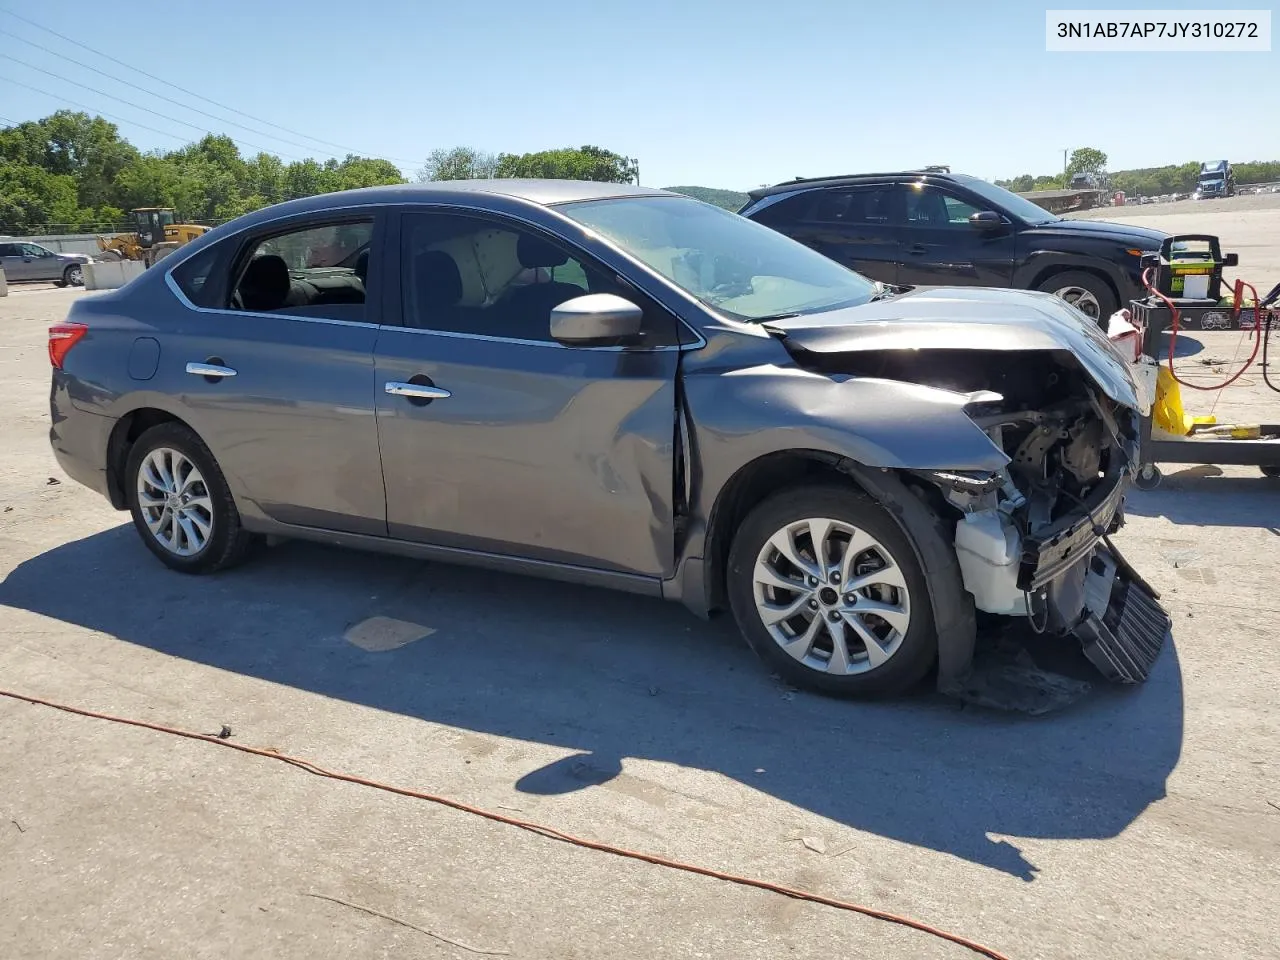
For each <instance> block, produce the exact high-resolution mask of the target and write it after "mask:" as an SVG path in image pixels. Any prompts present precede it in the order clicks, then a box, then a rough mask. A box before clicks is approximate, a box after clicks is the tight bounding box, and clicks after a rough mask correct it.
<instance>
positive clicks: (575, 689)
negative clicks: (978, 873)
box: [0, 525, 1183, 881]
mask: <svg viewBox="0 0 1280 960" xmlns="http://www.w3.org/2000/svg"><path fill="white" fill-rule="evenodd" d="M0 604H4V605H7V606H10V607H14V608H19V609H23V610H29V611H32V612H36V613H39V614H42V615H44V616H47V617H52V618H54V619H57V620H61V621H64V622H66V623H70V624H76V625H80V626H83V627H86V628H89V629H92V630H96V631H100V632H103V633H106V634H110V635H112V636H114V637H117V638H119V639H120V640H122V641H125V642H127V643H132V644H138V645H141V646H144V647H148V648H151V649H153V650H157V651H160V652H162V653H165V654H168V655H171V656H174V657H181V658H184V659H187V660H190V661H193V662H196V663H202V664H207V665H210V666H214V667H217V668H219V669H221V670H228V671H234V672H237V673H240V674H244V675H246V676H251V677H257V678H261V679H263V680H268V681H270V682H273V683H279V684H287V685H289V686H292V687H295V688H298V689H300V690H306V691H311V692H314V693H318V694H321V695H323V696H327V697H336V698H340V699H342V700H345V701H349V702H353V703H358V704H363V705H367V706H370V707H374V708H377V709H379V710H384V711H392V712H395V713H398V714H402V715H405V716H408V717H416V718H421V719H423V720H428V721H432V722H434V723H439V724H446V725H449V726H452V727H458V728H463V729H466V730H469V731H476V732H480V733H486V734H495V735H499V736H503V737H511V738H516V739H519V740H524V741H532V742H540V743H546V744H554V745H556V746H559V747H563V748H567V749H569V750H570V751H572V752H571V754H570V755H569V756H568V757H567V758H565V759H562V760H559V761H557V762H556V763H553V764H550V765H548V766H545V767H542V768H540V769H531V770H529V771H527V772H526V773H524V774H523V775H522V776H521V777H520V778H519V779H518V781H517V782H516V783H515V784H514V786H515V787H516V788H517V789H519V790H521V791H525V792H528V793H533V794H542V795H546V794H565V793H570V792H573V791H577V790H586V789H591V788H593V787H594V786H598V785H599V784H603V783H607V782H609V781H610V780H611V779H613V778H615V777H617V776H618V775H619V772H620V771H621V769H622V764H623V762H624V760H625V759H626V758H641V759H647V760H657V761H662V762H666V763H674V764H680V765H683V766H686V767H695V768H701V769H705V770H710V771H715V772H717V773H720V774H722V775H724V776H726V777H731V778H733V779H734V780H737V781H740V782H741V783H743V784H746V785H748V786H750V787H751V788H752V789H754V790H758V791H761V792H763V793H765V794H768V795H770V796H773V797H776V798H777V799H779V800H782V801H785V802H786V803H789V804H792V805H794V806H795V807H797V808H800V809H801V810H805V811H809V812H811V813H812V814H815V815H818V816H820V817H825V818H830V819H831V820H834V821H837V822H839V823H841V824H847V825H849V826H851V827H854V828H857V829H859V830H864V831H870V832H872V833H875V834H879V835H880V836H883V837H887V838H891V839H894V840H899V841H902V842H904V843H910V844H915V845H918V846H922V847H926V848H929V849H932V850H937V851H940V852H944V853H949V854H952V855H954V856H956V857H960V858H963V859H965V860H968V861H971V862H973V863H976V864H981V865H984V866H987V867H990V868H991V869H993V870H998V871H1002V872H1004V873H1007V874H1011V875H1013V876H1015V877H1020V878H1022V879H1024V880H1027V881H1030V880H1033V879H1034V878H1035V876H1036V874H1037V872H1038V867H1037V865H1036V864H1035V863H1033V862H1032V861H1031V860H1030V859H1029V858H1028V857H1027V856H1026V855H1025V854H1024V853H1023V851H1022V849H1021V848H1020V846H1019V844H1018V840H1019V838H1036V839H1101V838H1107V837H1113V836H1115V835H1117V834H1118V833H1120V832H1121V831H1122V830H1124V829H1125V828H1126V827H1127V826H1128V825H1129V824H1131V823H1132V822H1133V821H1134V819H1135V818H1136V817H1137V816H1138V815H1139V814H1141V813H1142V812H1143V811H1144V810H1145V809H1146V808H1147V806H1148V805H1149V804H1151V803H1152V802H1154V801H1157V800H1159V799H1161V798H1162V797H1164V795H1165V782H1166V778H1167V777H1168V775H1169V773H1170V771H1171V770H1172V769H1173V767H1174V765H1175V764H1176V763H1177V760H1178V756H1179V753H1180V750H1181V743H1182V726H1183V719H1182V717H1183V705H1182V681H1181V673H1180V669H1179V665H1178V659H1177V654H1176V648H1175V647H1174V644H1173V643H1172V642H1170V643H1169V644H1168V647H1169V649H1167V650H1166V651H1165V652H1164V653H1163V655H1162V657H1161V659H1160V661H1159V663H1158V664H1157V666H1156V669H1155V671H1154V672H1153V675H1152V677H1151V678H1150V680H1149V681H1148V682H1147V683H1146V684H1144V685H1142V686H1139V687H1131V688H1123V689H1120V688H1113V687H1109V686H1107V685H1105V684H1099V685H1098V687H1097V688H1096V689H1095V691H1094V693H1093V694H1092V695H1091V696H1089V697H1088V698H1086V699H1085V700H1084V701H1082V702H1080V703H1077V704H1076V705H1075V706H1073V707H1071V708H1068V709H1066V710H1065V711H1062V712H1059V713H1056V714H1052V715H1049V716H1045V717H1039V718H1030V717H1027V716H1024V715H1015V714H1004V713H997V712H993V711H988V710H983V709H979V708H973V707H970V708H967V709H966V708H962V707H961V705H959V704H958V703H956V702H954V701H951V700H948V699H945V698H942V697H940V696H938V695H937V694H935V693H933V692H932V691H929V690H927V689H921V690H919V691H917V692H915V693H913V694H909V695H907V696H906V697H903V698H900V699H896V700H893V701H887V702H875V703H861V702H845V701H838V700H831V699H827V698H823V697H819V696H813V695H809V694H805V693H802V692H796V691H792V690H790V689H788V688H786V687H785V686H783V685H782V684H781V683H780V682H779V681H778V680H777V679H775V678H773V677H771V676H770V675H769V671H768V670H767V669H765V668H764V667H763V665H762V664H761V662H760V661H759V660H758V659H756V657H755V656H754V655H753V654H751V653H750V651H749V650H748V649H747V648H746V646H745V644H744V643H742V641H741V640H740V638H739V637H738V635H737V633H736V631H735V629H734V628H733V626H732V624H731V623H730V622H729V620H728V618H720V619H717V620H715V621H712V622H711V623H704V622H702V621H699V620H697V619H695V618H694V617H692V616H691V615H689V614H688V613H687V612H686V611H684V610H683V608H681V607H680V606H678V605H676V604H672V603H667V602H664V601H661V600H656V599H650V598H644V597H635V596H629V595H626V594H618V593H613V592H610V591H604V590H597V589H591V588H585V587H575V586H568V585H563V584H557V583H550V582H545V581H539V580H535V579H532V578H525V577H517V576H509V575H503V574H495V573H489V572H486V571H478V570H473V569H467V568H461V567H450V566H445V565H439V564H429V563H423V562H416V561H409V560H403V559H399V558H394V557H386V556H376V555H369V554H362V553H355V552H345V551H340V550H337V549H330V548H325V547H319V546H314V545H309V544H284V545H281V546H279V547H276V548H273V549H272V550H270V551H267V552H266V554H265V555H264V556H262V557H260V558H258V559H256V561H255V562H253V563H250V564H248V565H246V566H243V567H241V568H238V569H236V570H233V571H229V572H227V573H224V574H221V575H218V576H214V577H203V578H193V577H187V576H183V575H180V574H176V573H172V572H170V571H168V570H166V569H164V568H162V567H161V566H160V565H159V564H158V563H157V562H156V561H155V560H154V559H153V558H151V557H150V555H149V554H147V553H146V551H145V550H144V548H143V547H142V545H141V544H140V543H139V542H138V541H137V538H136V536H135V534H134V532H133V530H132V528H131V527H130V526H128V525H122V526H120V527H116V528H114V529H111V530H109V531H106V532H103V533H100V534H97V535H94V536H90V537H87V538H85V539H82V540H78V541H75V542H73V543H68V544H65V545H63V546H60V547H57V548H55V549H53V550H50V551H49V552H47V553H44V554H42V555H40V556H37V557H35V558H33V559H31V560H29V561H27V562H25V563H23V564H21V565H20V566H19V567H17V568H16V569H15V570H14V571H13V572H12V573H10V574H9V576H8V577H7V578H6V579H5V580H4V581H3V583H0ZM374 616H381V617H389V618H394V619H396V620H400V621H407V622H409V623H412V624H418V625H421V626H422V627H424V628H429V629H430V630H432V631H434V632H431V633H430V634H429V635H427V636H426V637H425V638H424V639H421V640H419V641H417V642H413V643H408V644H407V645H404V646H400V647H398V648H396V649H390V650H385V651H384V652H369V650H367V649H362V648H361V647H358V646H356V645H353V643H351V642H348V640H347V639H344V634H345V633H346V632H347V631H348V629H349V628H350V627H352V626H353V625H355V624H360V623H364V622H367V621H368V618H370V617H374ZM424 632H426V631H424ZM708 802H710V801H708ZM724 813H725V815H726V816H731V815H732V814H731V811H724Z"/></svg>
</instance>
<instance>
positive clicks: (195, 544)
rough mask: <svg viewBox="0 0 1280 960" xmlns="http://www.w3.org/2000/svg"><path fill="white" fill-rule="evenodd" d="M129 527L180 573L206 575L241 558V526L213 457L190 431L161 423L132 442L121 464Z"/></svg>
mask: <svg viewBox="0 0 1280 960" xmlns="http://www.w3.org/2000/svg"><path fill="white" fill-rule="evenodd" d="M124 483H125V489H126V491H127V492H128V497H129V510H130V512H131V513H132V515H133V525H134V527H135V529H137V531H138V535H139V536H140V537H142V542H143V543H144V544H146V546H147V549H148V550H150V551H151V552H152V553H154V554H155V555H156V556H157V557H159V558H160V560H161V561H162V562H163V563H164V564H165V565H166V566H168V567H171V568H172V569H174V570H178V571H181V572H182V573H211V572H213V571H215V570H221V569H224V568H226V567H230V566H233V565H234V564H236V563H238V562H239V561H240V560H242V559H243V558H244V556H245V555H246V553H247V552H248V549H249V547H250V545H251V544H252V542H253V536H252V534H250V533H248V532H247V531H245V530H244V529H243V527H241V525H240V512H239V511H238V510H237V509H236V505H235V501H234V500H233V499H232V497H231V490H230V488H229V487H228V486H227V481H226V479H225V478H224V477H223V475H222V471H221V470H220V469H219V468H218V464H217V462H216V461H215V460H214V458H213V454H211V453H210V452H209V448H208V447H206V446H205V445H204V442H203V441H201V439H200V438H199V437H198V436H196V434H195V433H194V432H192V431H191V430H190V429H189V428H187V427H185V426H183V425H182V424H179V423H162V424H159V425H158V426H155V427H152V428H151V429H150V430H147V431H146V432H145V433H143V434H142V436H141V437H139V438H138V439H137V441H136V442H135V443H134V445H133V447H132V448H131V449H130V451H129V457H128V460H127V463H126V465H125V477H124Z"/></svg>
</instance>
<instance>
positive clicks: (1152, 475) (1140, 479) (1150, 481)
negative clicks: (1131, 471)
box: [1133, 463, 1164, 490]
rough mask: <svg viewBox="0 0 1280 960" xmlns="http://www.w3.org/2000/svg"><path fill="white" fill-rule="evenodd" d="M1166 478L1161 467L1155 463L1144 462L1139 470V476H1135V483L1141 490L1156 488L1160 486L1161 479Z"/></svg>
mask: <svg viewBox="0 0 1280 960" xmlns="http://www.w3.org/2000/svg"><path fill="white" fill-rule="evenodd" d="M1163 479H1164V474H1163V473H1161V472H1160V468H1159V467H1157V466H1156V465H1155V464H1154V463H1144V464H1143V465H1142V466H1141V467H1140V468H1139V470H1138V474H1137V476H1135V477H1134V478H1133V485H1134V486H1135V487H1137V488H1138V489H1139V490H1154V489H1155V488H1156V487H1158V486H1160V481H1161V480H1163Z"/></svg>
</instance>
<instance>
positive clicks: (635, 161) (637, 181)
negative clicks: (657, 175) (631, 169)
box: [631, 157, 640, 187]
mask: <svg viewBox="0 0 1280 960" xmlns="http://www.w3.org/2000/svg"><path fill="white" fill-rule="evenodd" d="M631 162H632V163H634V164H635V165H636V166H635V170H636V186H637V187H638V186H640V158H639V157H632V158H631Z"/></svg>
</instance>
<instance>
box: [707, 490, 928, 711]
mask: <svg viewBox="0 0 1280 960" xmlns="http://www.w3.org/2000/svg"><path fill="white" fill-rule="evenodd" d="M727 576H728V582H727V584H726V587H727V592H728V596H729V605H730V607H731V608H732V610H733V614H734V618H735V619H736V620H737V623H738V627H739V629H740V630H741V631H742V633H743V635H744V636H745V637H746V639H747V642H748V643H750V644H751V647H752V648H753V649H754V650H755V651H756V653H758V654H759V655H760V656H761V657H763V658H764V659H765V660H766V661H767V662H768V663H769V664H771V665H772V666H773V667H774V669H776V670H777V671H778V672H779V673H780V674H781V675H782V676H783V677H784V678H785V679H787V680H788V681H790V682H792V683H794V684H795V685H797V686H804V687H809V688H811V689H814V690H817V691H820V692H823V693H831V694H837V695H841V696H863V697H869V696H885V695H891V694H895V693H899V692H901V691H903V690H905V689H906V688H907V687H909V686H911V685H912V684H914V683H916V682H917V681H919V680H920V678H921V677H923V676H924V674H925V673H926V672H927V671H928V669H929V667H930V665H931V664H932V662H933V660H934V657H935V656H936V654H937V637H936V633H935V630H934V622H933V611H932V607H931V603H930V599H929V594H928V591H927V589H926V586H925V582H924V575H923V572H922V571H921V569H920V565H919V563H918V561H917V560H916V555H915V551H914V550H913V549H912V547H911V544H910V542H909V541H908V540H907V537H906V535H905V534H904V533H903V532H902V529H901V528H900V527H899V526H898V524H897V523H896V522H895V521H894V519H893V518H892V517H891V516H890V515H889V514H888V513H887V512H886V511H885V510H883V509H882V508H881V507H880V506H879V505H878V504H876V503H874V502H872V501H871V500H869V499H867V498H866V497H864V496H862V495H861V494H859V493H858V492H857V491H855V490H853V489H850V488H848V487H844V486H814V487H803V488H799V489H795V490H790V491H784V492H782V493H779V494H777V495H775V496H773V497H771V498H769V499H768V500H765V501H764V502H763V503H761V504H760V505H759V506H757V507H756V508H755V509H754V510H752V511H751V513H750V514H749V515H748V516H747V518H746V520H745V521H743V523H742V526H741V527H740V528H739V529H738V532H737V534H736V536H735V537H734V541H733V546H732V548H731V550H730V554H729V565H728V571H727Z"/></svg>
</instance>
